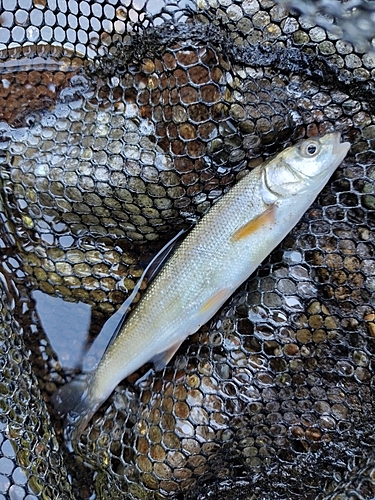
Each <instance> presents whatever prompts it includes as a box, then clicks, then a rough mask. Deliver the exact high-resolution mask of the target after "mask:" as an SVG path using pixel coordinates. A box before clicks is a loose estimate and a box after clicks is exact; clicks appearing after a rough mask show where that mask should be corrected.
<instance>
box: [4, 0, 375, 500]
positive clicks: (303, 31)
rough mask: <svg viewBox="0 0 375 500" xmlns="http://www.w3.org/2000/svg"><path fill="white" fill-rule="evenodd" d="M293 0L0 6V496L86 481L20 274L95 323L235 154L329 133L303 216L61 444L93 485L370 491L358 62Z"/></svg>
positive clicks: (369, 351)
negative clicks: (151, 366) (329, 151)
mask: <svg viewBox="0 0 375 500" xmlns="http://www.w3.org/2000/svg"><path fill="white" fill-rule="evenodd" d="M286 3H288V2H286ZM291 3H292V6H294V7H296V5H295V4H293V2H291ZM323 4H324V2H323V3H322V5H323ZM328 4H330V6H331V7H332V5H334V4H335V5H336V11H335V12H336V14H337V15H338V19H337V22H336V24H337V25H338V26H339V25H340V22H342V23H343V22H344V20H345V19H346V17H345V16H346V15H347V12H346V13H345V8H344V7H343V5H341V4H340V5H339V4H337V3H336V2H331V3H330V2H328ZM304 5H305V7H304V8H305V9H306V12H305V13H310V16H309V17H306V16H303V15H302V16H301V15H299V14H290V13H288V11H287V10H286V8H285V7H284V6H282V5H279V4H275V3H274V2H271V1H269V0H262V1H253V0H244V1H236V0H233V1H232V0H222V1H218V2H217V1H216V0H204V1H200V2H198V6H197V5H195V4H194V3H193V2H183V1H180V2H164V1H160V2H159V1H151V0H150V1H148V2H147V1H143V0H140V1H138V0H134V1H133V2H131V1H130V0H129V2H127V1H126V2H125V1H124V2H116V1H115V0H114V1H113V2H103V3H101V2H83V1H79V2H69V3H66V2H63V1H61V2H59V3H58V4H55V2H53V1H47V2H43V1H40V2H39V1H38V2H34V3H31V2H27V1H21V0H19V1H18V2H16V1H15V2H4V5H3V9H2V14H1V15H0V50H1V52H0V58H1V65H0V72H1V81H0V115H1V122H0V133H1V142H0V148H1V156H0V161H1V164H0V173H1V175H0V179H1V196H2V210H1V215H2V220H3V223H2V230H3V242H2V245H1V246H2V249H3V264H4V265H3V275H4V282H3V300H2V317H1V324H2V327H1V328H2V330H1V332H0V335H1V336H2V337H1V341H2V345H3V348H2V349H3V350H2V355H1V358H0V360H1V363H3V364H4V366H5V367H6V368H5V369H4V370H2V371H1V377H2V378H1V384H2V385H1V387H2V390H1V391H0V403H1V405H2V411H3V417H2V419H1V425H2V429H1V430H2V432H3V436H4V437H3V442H2V444H1V445H0V446H2V448H1V449H2V452H3V454H4V457H3V458H0V499H1V495H3V497H4V498H7V497H8V496H9V497H10V498H13V497H12V496H11V495H19V496H17V498H29V497H26V495H27V494H29V496H30V495H34V496H36V497H38V496H41V497H43V495H44V497H46V496H47V497H50V498H71V497H70V496H69V495H70V490H69V486H68V485H67V484H66V473H65V469H64V468H62V465H61V464H62V463H63V461H64V462H65V460H66V466H67V467H68V470H69V472H70V473H71V476H72V480H71V482H72V484H73V489H74V496H75V498H90V496H91V495H92V493H93V489H92V488H93V487H92V484H93V481H92V480H91V483H90V479H88V478H90V473H89V472H88V473H87V475H86V477H85V478H84V476H85V473H84V472H82V471H83V470H84V469H82V468H81V467H80V469H79V470H80V472H77V465H76V464H75V463H74V461H72V460H71V457H67V456H66V455H64V454H63V447H60V448H59V447H58V445H57V441H56V438H55V437H54V431H53V428H52V426H51V423H50V420H49V415H48V412H47V410H46V407H45V405H44V402H43V401H42V399H41V396H40V394H39V389H38V385H37V382H36V379H35V375H34V374H33V373H32V371H31V368H30V362H29V358H28V349H31V351H32V356H31V362H32V365H33V369H34V372H35V373H36V375H37V376H38V380H39V384H40V386H41V388H42V391H43V394H44V395H45V397H46V398H47V397H48V396H49V395H50V394H51V393H52V392H53V390H54V389H55V388H56V384H60V383H62V382H63V377H62V376H61V375H64V374H63V373H62V372H61V370H60V369H59V366H58V363H56V362H55V361H54V356H53V353H52V351H51V349H50V348H49V346H48V342H47V341H46V339H45V338H44V336H43V333H42V332H41V331H40V327H39V322H38V320H37V318H35V315H33V303H32V301H30V300H29V297H28V295H29V293H30V291H31V290H35V289H37V288H38V289H40V290H42V291H44V292H47V293H49V294H54V295H59V296H61V297H63V298H64V299H66V300H73V301H76V300H82V301H84V302H86V303H88V304H90V305H91V306H92V308H93V315H94V317H95V318H96V320H97V321H98V322H99V323H100V322H102V321H103V320H104V319H105V318H107V317H108V316H109V315H110V314H111V313H112V312H113V311H114V310H115V309H117V308H118V307H119V305H120V304H121V303H122V302H123V300H124V299H125V297H126V296H127V295H128V294H129V293H130V291H131V290H132V289H133V288H134V284H135V281H136V280H137V277H138V276H139V275H140V274H141V272H142V268H144V266H145V264H146V263H147V262H148V261H149V260H150V258H151V256H152V255H153V254H155V252H156V251H157V250H158V249H159V248H160V247H161V246H162V245H163V243H164V242H165V241H166V240H167V239H168V238H170V237H171V236H172V235H174V234H176V232H177V231H178V229H179V228H181V227H186V226H187V225H188V224H190V223H191V221H195V220H197V219H198V218H199V217H200V216H201V214H202V213H203V212H204V211H205V210H207V209H208V208H209V207H210V206H211V205H212V203H213V202H214V200H216V199H217V198H218V197H220V196H221V195H222V194H223V193H224V192H225V191H226V190H227V189H229V188H230V186H231V185H232V184H233V183H235V182H236V180H238V179H239V178H241V176H242V175H243V172H244V171H245V170H247V169H250V168H252V167H253V166H255V165H258V164H259V163H261V161H262V160H263V159H265V158H267V157H268V156H270V155H272V154H275V153H276V152H278V151H279V150H281V149H282V148H283V147H284V146H285V145H286V144H288V143H290V142H294V141H295V140H297V139H298V138H301V137H306V136H313V135H317V134H324V133H325V132H327V131H331V130H339V131H341V132H342V133H343V136H344V139H345V140H349V141H350V142H351V144H352V147H351V151H350V154H349V156H348V157H347V159H346V160H345V161H344V163H343V165H342V166H341V167H340V168H339V169H338V170H337V172H336V173H335V174H334V176H333V178H332V179H331V181H330V182H329V184H328V185H327V187H326V188H325V189H324V190H323V192H322V193H321V195H320V196H319V198H318V200H317V201H316V202H315V203H314V205H313V206H312V207H311V208H310V209H309V210H308V212H307V213H306V214H305V216H304V217H303V219H302V220H301V222H300V223H299V224H298V225H297V226H296V228H295V229H294V230H293V231H292V233H291V234H290V235H289V236H288V237H287V238H286V240H285V241H284V242H283V243H282V244H281V245H280V246H279V247H278V248H277V249H276V250H275V251H274V252H273V253H272V254H271V256H270V257H268V258H267V259H266V261H265V263H264V265H263V266H262V267H261V268H260V269H259V270H258V272H257V273H256V274H255V275H254V276H253V277H252V278H251V279H250V280H248V282H247V283H245V284H244V286H243V287H241V289H240V290H238V291H237V292H236V293H235V295H234V296H233V298H232V299H231V300H230V301H229V303H227V304H226V306H225V307H224V308H223V309H222V310H221V311H220V312H219V313H218V314H217V315H216V316H215V317H214V318H213V320H212V321H211V322H210V323H209V324H208V325H206V326H205V327H203V328H202V329H201V330H200V331H199V332H198V333H197V334H196V335H194V336H193V337H192V338H190V339H189V340H188V341H187V342H185V343H184V345H183V346H182V347H181V349H180V350H179V352H178V354H177V355H176V357H175V358H174V359H173V360H172V361H171V363H170V364H169V365H168V367H167V368H166V369H165V370H164V372H163V373H157V374H155V373H152V374H151V375H148V376H147V377H145V378H143V379H142V380H141V381H139V382H138V383H137V382H136V381H137V379H138V376H139V375H140V374H135V375H133V376H132V377H130V378H129V380H127V381H124V382H123V383H122V384H121V385H120V386H119V387H118V388H117V389H116V391H115V392H114V394H113V395H112V396H111V398H110V399H109V400H108V401H107V402H106V403H105V404H104V405H103V407H102V408H101V410H100V411H99V412H98V413H97V415H96V416H95V417H94V419H93V420H92V422H91V424H90V426H89V428H88V429H87V431H86V432H85V433H84V435H83V436H82V438H81V442H80V443H75V446H74V448H75V453H76V455H77V457H78V460H79V462H80V463H86V464H89V465H90V466H92V467H93V468H94V470H95V471H96V472H97V474H96V475H95V486H94V489H95V492H96V495H97V498H103V499H115V498H129V499H138V498H148V499H159V498H165V497H173V498H184V499H197V500H198V499H206V498H207V499H208V498H218V499H231V498H233V499H242V498H243V499H245V498H246V499H262V500H263V499H264V500H268V499H271V498H272V499H284V498H288V499H301V500H302V499H304V500H305V499H308V500H310V499H311V500H313V499H314V500H315V499H326V500H328V499H330V500H338V499H347V498H366V499H372V498H374V496H375V472H374V470H375V468H374V467H375V460H374V456H373V452H372V449H373V446H374V440H373V426H374V411H373V403H374V401H373V371H374V362H373V352H374V336H375V306H374V304H375V263H374V251H375V240H374V231H373V229H374V225H375V194H374V179H375V167H374V165H375V161H374V160H375V152H374V140H375V115H374V87H373V79H374V76H375V71H374V69H375V60H374V58H373V57H372V55H371V53H370V52H369V51H368V48H367V47H354V46H352V45H351V44H350V43H349V42H348V41H345V40H344V39H343V38H342V36H341V33H338V32H337V31H336V30H331V31H326V30H325V28H326V26H327V23H328V21H326V24H324V23H322V18H321V17H319V16H315V17H314V16H313V15H311V8H312V3H310V2H306V3H305V4H304ZM367 7H368V8H369V9H370V7H371V6H370V4H367V3H366V8H367ZM361 12H362V11H361V10H360V11H359V13H360V14H361ZM329 13H330V14H332V10H330V12H329ZM341 14H344V15H343V16H341ZM370 14H371V15H372V10H371V9H370V11H368V12H367V11H366V15H365V14H363V17H360V15H358V12H356V14H355V15H356V19H357V21H358V19H359V20H361V19H362V20H364V19H365V17H366V16H368V15H370ZM361 15H362V14H361ZM358 16H359V17H358ZM325 19H326V20H327V19H328V20H329V18H325ZM343 26H344V25H343ZM345 26H346V25H345ZM345 26H344V27H345ZM343 31H344V35H345V34H346V31H345V29H343ZM362 34H364V37H365V38H366V33H365V32H364V31H363V33H362ZM12 282H13V283H14V284H12ZM12 290H15V291H14V293H13V292H12ZM16 290H17V293H16ZM7 291H8V292H7ZM7 293H8V294H9V293H12V294H13V295H14V297H13V301H14V302H10V301H9V300H8V299H7V296H8V295H7ZM14 304H16V305H14ZM24 311H26V313H24ZM17 321H18V322H17ZM19 324H22V328H21V330H24V332H25V333H24V335H21V337H20V333H22V332H20V331H19V330H20V327H19ZM23 337H24V338H23ZM24 343H26V345H27V347H28V349H26V348H25V346H24ZM11 401H12V404H11ZM14 405H15V407H16V408H17V410H16V411H15V410H12V408H14ZM55 424H56V426H57V429H58V430H59V434H61V433H60V431H61V425H60V423H59V422H55ZM15 430H17V432H15ZM21 434H22V435H21ZM3 443H4V444H3ZM21 446H22V453H21V452H19V450H20V447H21ZM12 450H14V451H12ZM42 469H43V472H41V470H42ZM36 485H38V487H37V486H36ZM12 488H13V489H14V488H16V490H14V491H15V493H13V490H12ZM17 488H21V489H22V491H21V489H20V490H18V489H17ZM22 495H23V496H22ZM14 498H16V497H14ZM30 498H32V496H30Z"/></svg>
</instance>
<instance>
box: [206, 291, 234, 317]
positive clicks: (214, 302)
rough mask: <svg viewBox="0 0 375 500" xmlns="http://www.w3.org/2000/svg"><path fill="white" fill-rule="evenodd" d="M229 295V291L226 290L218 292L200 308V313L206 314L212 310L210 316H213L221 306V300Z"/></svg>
mask: <svg viewBox="0 0 375 500" xmlns="http://www.w3.org/2000/svg"><path fill="white" fill-rule="evenodd" d="M229 294H230V290H228V288H223V289H222V290H219V291H218V292H217V293H215V295H214V296H213V297H211V298H209V299H208V300H207V301H206V302H205V303H204V304H203V306H202V307H201V308H200V311H199V312H200V313H201V314H202V313H203V314H204V313H208V312H209V311H211V310H213V313H212V314H215V312H216V310H217V309H218V308H219V307H220V305H221V304H222V302H223V300H225V298H226V297H227V296H228V295H229Z"/></svg>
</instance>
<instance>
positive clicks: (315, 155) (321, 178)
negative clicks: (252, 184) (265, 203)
mask: <svg viewBox="0 0 375 500" xmlns="http://www.w3.org/2000/svg"><path fill="white" fill-rule="evenodd" d="M340 141H341V134H340V133H339V132H333V133H330V134H326V135H324V136H321V137H311V138H309V139H304V140H303V141H300V142H299V143H297V144H295V145H294V146H291V147H289V148H287V149H285V150H284V151H282V153H281V154H280V155H279V156H278V157H277V158H278V161H277V162H276V163H274V164H272V163H270V164H269V166H268V167H269V168H268V170H267V172H266V173H265V177H266V183H267V187H268V188H269V189H270V191H271V192H272V193H274V194H275V195H276V196H292V195H295V194H303V192H305V191H306V192H307V191H308V192H311V190H313V191H315V190H317V191H320V190H321V189H322V187H323V186H324V185H325V184H326V183H327V181H328V179H329V178H330V177H331V175H332V174H333V172H334V171H335V170H336V168H337V167H338V166H339V165H340V163H341V162H342V161H343V159H344V158H345V156H346V154H347V152H348V150H349V148H350V144H349V143H348V142H340Z"/></svg>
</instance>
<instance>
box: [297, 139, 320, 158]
mask: <svg viewBox="0 0 375 500" xmlns="http://www.w3.org/2000/svg"><path fill="white" fill-rule="evenodd" d="M319 151H320V146H319V144H318V143H317V142H315V141H314V142H307V143H305V144H303V145H302V147H301V153H302V154H303V155H304V156H316V155H317V154H318V153H319Z"/></svg>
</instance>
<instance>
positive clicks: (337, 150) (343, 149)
mask: <svg viewBox="0 0 375 500" xmlns="http://www.w3.org/2000/svg"><path fill="white" fill-rule="evenodd" d="M332 135H333V153H334V154H335V155H337V156H339V157H341V160H340V161H342V160H343V159H344V158H345V156H346V154H347V152H348V151H349V149H350V143H349V142H341V134H340V132H334V133H333V134H332Z"/></svg>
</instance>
